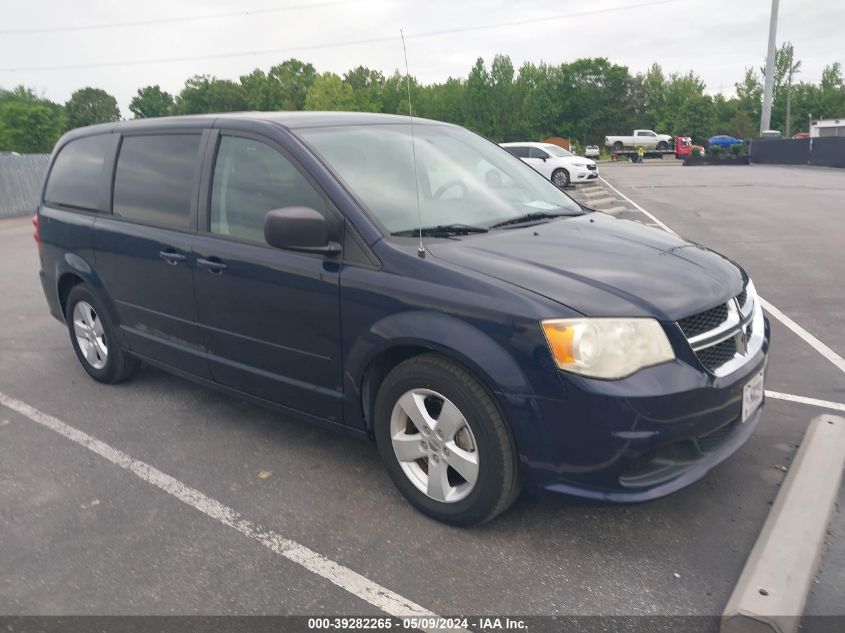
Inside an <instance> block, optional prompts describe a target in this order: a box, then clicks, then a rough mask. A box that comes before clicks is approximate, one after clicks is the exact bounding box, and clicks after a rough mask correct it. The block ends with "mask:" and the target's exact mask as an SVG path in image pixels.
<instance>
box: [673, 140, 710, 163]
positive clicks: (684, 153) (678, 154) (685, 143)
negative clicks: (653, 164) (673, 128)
mask: <svg viewBox="0 0 845 633" xmlns="http://www.w3.org/2000/svg"><path fill="white" fill-rule="evenodd" d="M694 147H697V148H698V149H699V151H700V152H701V155H702V156H703V155H704V148H703V147H701V145H693V144H692V139H691V138H690V137H689V136H676V137H675V158H686V157H688V156H692V150H693V148H694Z"/></svg>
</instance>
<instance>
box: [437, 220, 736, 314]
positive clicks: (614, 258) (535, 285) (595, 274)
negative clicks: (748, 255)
mask: <svg viewBox="0 0 845 633" xmlns="http://www.w3.org/2000/svg"><path fill="white" fill-rule="evenodd" d="M427 247H428V250H429V251H430V252H431V253H432V255H434V256H435V257H439V258H442V259H444V260H446V261H448V262H450V263H452V264H456V265H459V266H461V267H464V268H466V269H469V270H473V271H476V272H479V273H483V274H486V275H489V276H491V277H494V278H497V279H500V280H502V281H505V282H508V283H511V284H514V285H516V286H519V287H521V288H524V289H526V290H530V291H532V292H536V293H537V294H540V295H543V296H545V297H547V298H549V299H552V300H553V301H556V302H558V303H561V304H563V305H565V306H567V307H569V308H571V309H573V310H575V311H577V312H580V313H581V314H584V315H587V316H607V317H611V316H615V317H624V316H631V317H640V316H651V317H656V318H658V319H661V320H664V321H676V320H677V319H680V318H683V317H686V316H689V315H691V314H695V313H697V312H701V311H703V310H706V309H708V308H712V307H713V306H715V305H717V304H719V303H723V302H725V301H727V300H728V299H729V298H730V297H733V296H735V295H737V294H739V293H740V291H741V290H742V288H743V286H744V283H745V277H746V276H745V273H744V272H743V271H742V269H741V268H739V266H737V265H736V264H734V263H733V262H731V261H730V260H729V259H727V258H726V257H724V256H722V255H719V254H718V253H716V252H714V251H711V250H709V249H706V248H704V247H702V246H699V245H698V244H694V243H692V242H687V241H684V240H682V239H680V238H678V237H674V236H672V235H670V234H669V233H665V232H664V231H660V230H657V229H653V228H650V227H646V226H642V225H641V224H638V223H635V222H630V221H627V220H617V219H615V218H612V217H609V216H606V215H603V214H601V213H588V214H586V215H583V216H576V217H572V218H563V219H560V220H555V221H552V222H548V223H545V224H538V225H534V226H530V227H525V228H518V229H504V230H494V231H491V232H490V233H487V234H484V235H479V236H477V237H471V238H466V239H462V240H456V241H442V242H441V241H438V242H433V243H429V244H428V245H427Z"/></svg>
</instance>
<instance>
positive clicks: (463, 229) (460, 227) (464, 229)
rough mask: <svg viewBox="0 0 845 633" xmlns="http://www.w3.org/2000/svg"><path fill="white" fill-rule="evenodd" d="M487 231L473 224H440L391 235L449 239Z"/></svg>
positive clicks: (396, 232)
mask: <svg viewBox="0 0 845 633" xmlns="http://www.w3.org/2000/svg"><path fill="white" fill-rule="evenodd" d="M486 232H487V229H485V228H484V227H481V226H472V225H471V224H438V225H437V226H424V227H422V228H421V229H405V230H404V231H394V232H393V233H391V235H396V236H397V237H415V236H417V235H420V234H421V233H422V235H423V237H448V236H450V235H469V234H470V233H486Z"/></svg>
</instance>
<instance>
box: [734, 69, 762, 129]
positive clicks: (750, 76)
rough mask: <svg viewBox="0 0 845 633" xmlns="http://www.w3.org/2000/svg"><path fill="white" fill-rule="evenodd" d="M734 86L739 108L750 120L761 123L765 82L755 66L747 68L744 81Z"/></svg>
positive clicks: (757, 123)
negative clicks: (761, 79)
mask: <svg viewBox="0 0 845 633" xmlns="http://www.w3.org/2000/svg"><path fill="white" fill-rule="evenodd" d="M734 87H735V88H736V98H737V101H738V105H739V108H740V109H742V111H743V112H745V115H746V116H747V117H748V119H749V120H750V121H752V122H754V123H755V124H756V125H759V124H760V112H761V110H762V108H763V84H762V83H761V81H760V76H759V75H758V74H757V72H756V71H755V70H754V69H753V68H746V69H745V75H744V76H743V78H742V81H739V82H737V83H736V84H735V86H734Z"/></svg>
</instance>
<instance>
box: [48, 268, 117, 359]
mask: <svg viewBox="0 0 845 633" xmlns="http://www.w3.org/2000/svg"><path fill="white" fill-rule="evenodd" d="M55 275H56V276H55V279H56V296H57V299H58V302H59V307H60V308H61V312H62V319H63V320H64V321H65V322H66V321H67V300H68V296H69V295H70V292H71V290H73V289H74V288H75V287H76V286H78V285H79V284H84V285H85V286H86V287H87V288H88V289H89V290H90V291H91V292H92V293H94V296H96V297H97V300H98V301H99V302H100V303H101V304H102V305H103V306H104V307H105V309H106V310H107V311H108V316H109V318H110V319H111V322H112V323H113V324H114V325H115V328H116V330H117V336H118V338H119V339H120V340H119V343H120V345H121V346H122V347H124V348H126V347H127V345H126V340H125V339H124V338H123V331H122V330H121V329H120V320H119V319H118V318H117V310H116V309H115V306H114V303H113V302H112V301H111V298H110V297H109V295H108V293H107V292H106V289H105V288H104V287H103V283H102V280H101V279H100V276H99V275H98V274H97V272H96V270H94V268H93V266H91V264H89V263H88V262H87V261H86V260H85V259H84V258H83V257H81V256H80V255H78V254H76V253H66V254H65V256H64V257H62V258H60V259H59V260H58V261H57V263H56V273H55Z"/></svg>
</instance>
